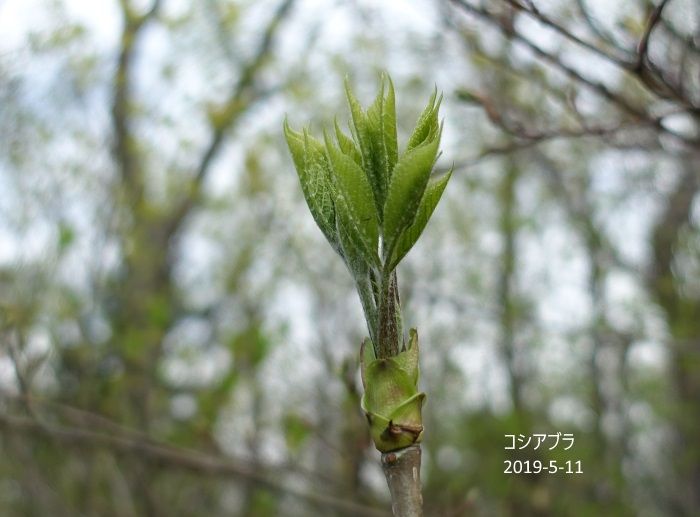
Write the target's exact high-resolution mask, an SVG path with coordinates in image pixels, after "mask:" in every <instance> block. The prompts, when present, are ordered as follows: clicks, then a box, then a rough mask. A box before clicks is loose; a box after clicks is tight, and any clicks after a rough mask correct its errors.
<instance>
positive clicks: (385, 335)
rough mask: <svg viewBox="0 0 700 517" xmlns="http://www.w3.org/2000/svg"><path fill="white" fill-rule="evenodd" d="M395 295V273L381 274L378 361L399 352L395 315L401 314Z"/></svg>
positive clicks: (396, 288)
mask: <svg viewBox="0 0 700 517" xmlns="http://www.w3.org/2000/svg"><path fill="white" fill-rule="evenodd" d="M397 293H398V283H397V280H396V272H391V273H388V274H386V273H385V274H383V275H382V279H381V290H380V299H379V322H378V323H379V325H378V326H379V329H378V334H379V335H378V339H377V341H378V343H377V347H376V350H375V351H376V354H377V358H379V359H386V358H388V357H394V356H396V355H398V353H399V352H400V346H399V337H400V336H399V328H398V327H399V325H398V323H399V322H398V321H397V313H400V312H401V307H400V306H399V305H398V303H397V302H398V296H397Z"/></svg>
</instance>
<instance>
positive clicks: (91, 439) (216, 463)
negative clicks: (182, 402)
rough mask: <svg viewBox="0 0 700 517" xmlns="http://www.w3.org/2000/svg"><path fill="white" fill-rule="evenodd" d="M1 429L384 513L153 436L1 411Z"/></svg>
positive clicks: (351, 509) (370, 512) (329, 503)
mask: <svg viewBox="0 0 700 517" xmlns="http://www.w3.org/2000/svg"><path fill="white" fill-rule="evenodd" d="M0 429H3V430H6V431H11V432H15V433H18V432H19V433H22V434H26V433H29V434H35V435H39V436H46V437H47V438H51V439H53V440H56V441H59V442H62V443H65V444H67V445H76V446H79V447H95V448H107V449H110V450H112V451H114V452H118V453H122V454H133V455H136V456H137V457H139V458H142V459H143V460H147V461H150V462H153V463H157V464H165V465H168V466H169V467H173V468H179V469H183V470H187V471H191V472H195V473H197V474H198V475H205V476H219V477H234V478H242V479H248V480H252V481H254V482H255V483H257V484H259V485H260V486H262V487H264V488H266V489H268V490H272V491H275V492H283V493H286V494H290V495H293V496H295V497H299V498H301V499H304V500H307V501H309V502H312V503H317V504H321V505H324V506H327V507H329V508H335V509H336V510H340V511H343V512H347V513H348V514H351V515H371V516H380V515H381V516H385V515H387V514H386V513H385V512H383V511H381V510H379V509H376V508H372V507H369V506H365V505H363V504H360V503H356V502H354V501H347V500H344V499H339V498H336V497H333V496H331V495H328V494H323V493H316V492H310V491H306V490H301V489H299V488H295V487H291V486H287V485H285V484H283V483H282V482H279V481H275V480H272V479H270V477H269V476H268V475H263V474H260V472H259V470H258V468H257V467H256V468H251V467H248V466H246V465H244V464H242V463H239V462H232V461H229V460H224V459H220V458H216V457H213V456H209V455H206V454H202V453H200V452H196V451H191V450H186V449H179V448H176V447H173V446H171V445H168V444H165V443H160V442H156V441H153V440H143V439H138V438H135V437H133V436H123V435H120V434H115V433H110V434H105V433H101V432H96V431H92V430H89V429H83V428H77V427H69V426H63V425H44V424H39V423H38V422H36V421H34V420H32V419H30V418H23V417H15V416H10V415H3V414H0Z"/></svg>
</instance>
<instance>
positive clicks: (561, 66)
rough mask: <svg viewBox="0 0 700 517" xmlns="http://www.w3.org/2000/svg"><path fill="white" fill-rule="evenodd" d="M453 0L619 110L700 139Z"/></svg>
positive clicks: (483, 13)
mask: <svg viewBox="0 0 700 517" xmlns="http://www.w3.org/2000/svg"><path fill="white" fill-rule="evenodd" d="M450 1H451V2H452V3H453V4H455V5H456V6H458V7H460V8H461V9H463V10H464V11H466V12H468V13H470V14H472V15H473V16H476V17H477V18H479V19H481V20H483V21H485V22H487V23H489V24H490V25H493V26H495V27H496V28H497V29H498V30H500V31H501V33H502V34H503V35H504V36H505V37H507V38H511V39H513V40H515V41H518V42H519V43H521V44H523V45H525V46H526V47H527V48H529V49H530V50H531V51H532V52H533V53H534V54H535V55H536V56H537V57H538V58H539V59H541V60H542V61H543V62H545V63H548V64H549V65H551V66H553V67H554V68H556V69H558V70H559V71H560V72H562V73H564V74H565V75H566V76H567V77H568V78H569V79H570V80H572V81H575V82H577V83H580V84H582V85H584V86H586V87H587V88H589V89H591V90H592V91H594V92H595V93H597V94H598V95H599V96H601V97H603V98H604V99H606V100H607V101H608V102H610V103H611V104H613V105H614V106H617V107H618V108H619V109H620V110H622V111H623V112H625V113H627V114H628V115H630V116H631V117H632V118H633V119H634V120H637V121H646V123H648V124H649V125H650V126H654V127H655V128H656V130H657V131H659V132H662V133H666V134H668V135H670V136H672V137H673V138H674V139H676V140H678V141H679V142H681V143H682V144H684V145H688V146H691V147H694V146H697V145H698V143H699V140H700V139H698V138H691V137H688V136H685V135H683V134H680V133H678V132H676V131H674V130H673V129H671V128H669V127H666V126H664V125H663V124H662V119H661V118H660V117H654V116H652V115H650V114H649V113H648V112H647V111H646V110H645V109H643V108H641V107H638V106H636V105H635V104H634V103H633V102H631V100H630V99H628V98H626V97H625V96H624V95H622V94H620V93H617V92H615V91H613V90H611V89H610V88H608V87H607V86H606V85H605V84H603V83H601V82H599V81H595V80H593V79H591V78H589V77H586V76H585V75H583V74H582V73H580V72H579V71H577V70H575V69H574V68H572V67H571V66H569V65H567V64H565V63H564V62H563V61H562V59H561V57H560V56H559V55H557V54H554V53H552V52H549V51H547V50H545V49H543V48H542V47H540V46H539V45H537V44H536V43H535V42H534V41H532V40H531V39H530V38H529V37H527V36H525V35H524V34H522V33H520V32H518V31H516V30H513V27H512V26H511V25H507V26H504V24H503V23H502V21H501V20H500V18H499V17H498V16H496V15H495V14H494V13H492V12H490V11H488V10H486V9H485V8H483V7H480V6H476V5H473V4H471V3H469V2H467V1H465V0H450Z"/></svg>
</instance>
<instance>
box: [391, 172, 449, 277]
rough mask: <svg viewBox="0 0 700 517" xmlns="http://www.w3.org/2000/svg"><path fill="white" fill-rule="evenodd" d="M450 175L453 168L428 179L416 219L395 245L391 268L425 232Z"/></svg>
mask: <svg viewBox="0 0 700 517" xmlns="http://www.w3.org/2000/svg"><path fill="white" fill-rule="evenodd" d="M450 177H452V169H450V170H449V171H448V172H447V173H446V174H444V175H442V176H440V177H439V178H432V179H430V180H429V181H428V185H427V187H426V188H425V192H424V193H423V197H422V198H421V200H420V205H419V206H418V211H417V212H416V218H415V220H414V221H413V223H412V224H411V225H410V226H409V227H408V228H406V229H405V230H404V231H403V232H402V233H401V236H400V237H399V240H398V241H397V242H396V245H395V246H394V251H393V253H392V258H391V263H390V269H394V268H396V266H397V265H398V264H399V262H401V259H403V258H404V257H405V256H406V253H408V252H409V250H410V249H411V248H412V247H413V245H414V244H415V243H416V241H417V240H418V237H420V235H421V234H422V233H423V230H424V229H425V226H426V225H427V224H428V221H429V220H430V217H431V216H432V215H433V211H434V210H435V207H436V206H437V204H438V202H439V201H440V198H441V197H442V193H443V192H444V190H445V187H446V186H447V182H448V181H450Z"/></svg>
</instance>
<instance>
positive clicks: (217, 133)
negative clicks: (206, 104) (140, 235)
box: [168, 0, 296, 234]
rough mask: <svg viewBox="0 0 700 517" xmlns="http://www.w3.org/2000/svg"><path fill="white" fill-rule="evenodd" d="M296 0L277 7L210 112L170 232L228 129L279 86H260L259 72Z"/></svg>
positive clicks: (186, 208) (191, 199) (194, 195)
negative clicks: (206, 133) (231, 84)
mask: <svg viewBox="0 0 700 517" xmlns="http://www.w3.org/2000/svg"><path fill="white" fill-rule="evenodd" d="M295 1H296V0H284V1H283V2H282V3H281V4H280V6H279V7H278V8H277V10H276V11H275V13H274V15H273V16H272V19H271V20H270V22H269V23H268V25H267V27H266V29H265V32H264V33H263V36H262V39H261V41H260V44H259V46H258V48H257V51H256V52H255V54H254V55H253V57H252V58H251V59H250V61H249V62H248V63H247V64H246V65H245V66H244V67H243V69H242V71H241V73H240V76H239V78H238V82H237V83H236V85H235V87H234V88H233V90H232V93H231V95H230V96H229V98H228V99H227V100H226V101H225V102H224V103H223V105H222V106H221V107H220V108H219V109H218V110H217V111H216V113H215V114H212V115H211V116H210V119H211V125H212V135H211V138H210V140H209V143H208V144H207V146H206V147H205V150H204V153H203V154H202V157H201V158H200V160H199V165H198V166H197V168H196V171H195V175H194V178H193V180H192V184H191V186H190V189H189V192H188V193H187V194H186V195H185V197H184V198H183V199H182V201H181V203H180V204H179V205H178V207H177V208H176V209H175V211H174V213H173V215H172V218H171V220H170V222H169V230H168V232H169V234H172V233H174V232H175V231H176V230H177V229H178V228H179V226H180V224H181V223H182V221H183V220H184V218H185V217H186V216H187V214H188V213H189V212H190V210H191V209H192V207H193V206H194V204H195V202H196V200H197V198H198V197H199V195H200V190H201V187H202V184H203V183H204V180H205V179H206V177H207V175H208V174H209V171H210V169H211V166H212V164H213V162H214V158H215V157H216V156H217V154H218V153H219V150H220V149H221V145H222V144H223V141H224V137H225V136H226V134H227V132H228V131H230V130H231V129H232V127H233V126H234V125H235V124H236V122H238V120H240V117H241V116H242V115H243V114H244V113H246V112H247V111H248V110H249V109H250V108H251V107H252V106H253V104H254V103H255V102H257V101H259V100H261V99H263V98H264V97H265V96H267V95H269V94H270V93H271V92H273V91H275V89H268V90H265V91H262V90H260V89H259V88H257V87H256V86H257V85H256V79H257V74H258V72H259V71H260V69H261V68H262V66H263V64H264V62H265V60H266V58H267V57H268V55H269V53H270V50H271V48H272V44H273V41H274V38H275V35H276V33H277V30H278V28H279V26H280V23H281V22H282V21H283V20H284V18H285V17H286V16H287V13H288V12H289V11H290V9H291V8H292V6H293V5H294V3H295Z"/></svg>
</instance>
